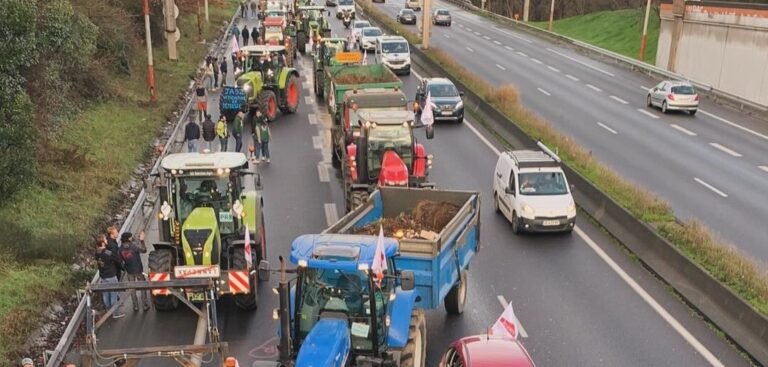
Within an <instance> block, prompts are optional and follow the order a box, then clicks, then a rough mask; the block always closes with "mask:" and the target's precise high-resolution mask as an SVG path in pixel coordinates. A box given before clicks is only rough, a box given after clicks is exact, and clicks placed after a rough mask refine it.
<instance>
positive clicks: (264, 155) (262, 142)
mask: <svg viewBox="0 0 768 367" xmlns="http://www.w3.org/2000/svg"><path fill="white" fill-rule="evenodd" d="M256 137H257V138H258V142H259V153H260V155H261V161H262V162H263V161H264V160H265V159H266V161H267V163H269V141H270V140H272V130H270V129H269V125H268V124H267V119H266V118H264V119H262V120H261V122H260V123H259V125H258V126H257V127H256ZM257 155H258V154H257Z"/></svg>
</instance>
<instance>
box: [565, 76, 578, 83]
mask: <svg viewBox="0 0 768 367" xmlns="http://www.w3.org/2000/svg"><path fill="white" fill-rule="evenodd" d="M565 77H566V78H568V79H570V80H573V81H574V82H578V81H579V78H577V77H575V76H573V75H571V74H565Z"/></svg>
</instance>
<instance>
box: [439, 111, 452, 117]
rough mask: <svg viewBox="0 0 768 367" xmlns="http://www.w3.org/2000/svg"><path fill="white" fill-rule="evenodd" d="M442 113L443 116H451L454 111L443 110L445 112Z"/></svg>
mask: <svg viewBox="0 0 768 367" xmlns="http://www.w3.org/2000/svg"><path fill="white" fill-rule="evenodd" d="M441 114H442V115H443V116H450V115H453V111H443V112H441Z"/></svg>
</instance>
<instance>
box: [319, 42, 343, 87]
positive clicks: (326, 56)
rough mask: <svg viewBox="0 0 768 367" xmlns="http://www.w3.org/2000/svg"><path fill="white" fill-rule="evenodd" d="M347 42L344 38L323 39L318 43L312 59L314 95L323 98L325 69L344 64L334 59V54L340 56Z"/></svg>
mask: <svg viewBox="0 0 768 367" xmlns="http://www.w3.org/2000/svg"><path fill="white" fill-rule="evenodd" d="M347 44H348V41H347V39H346V38H323V39H322V41H320V44H319V45H318V46H319V47H318V48H317V52H316V53H315V57H314V58H313V59H312V65H313V70H314V71H315V78H314V79H315V84H314V89H315V95H316V96H318V97H321V98H322V97H323V94H324V86H325V81H324V78H325V67H326V66H333V65H341V64H343V63H344V62H342V61H340V60H338V59H337V58H336V54H342V53H344V52H345V50H346V49H347Z"/></svg>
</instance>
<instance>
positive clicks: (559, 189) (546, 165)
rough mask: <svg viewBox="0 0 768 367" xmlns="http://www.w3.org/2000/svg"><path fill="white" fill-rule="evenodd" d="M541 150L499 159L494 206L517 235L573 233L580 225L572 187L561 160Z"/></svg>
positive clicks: (502, 155)
mask: <svg viewBox="0 0 768 367" xmlns="http://www.w3.org/2000/svg"><path fill="white" fill-rule="evenodd" d="M539 148H541V149H542V150H541V151H533V150H513V151H506V152H504V153H503V154H501V155H500V156H499V160H498V161H497V162H496V170H495V172H494V175H493V201H494V207H495V208H496V211H497V212H500V213H501V214H503V215H504V216H505V217H506V218H507V219H508V220H509V221H510V222H511V223H512V232H514V233H521V232H568V233H570V232H571V231H572V230H573V227H574V226H575V225H576V203H575V202H574V200H573V196H572V195H571V189H572V188H571V187H570V186H569V185H568V180H566V178H565V173H563V170H562V169H561V167H560V158H559V157H558V156H557V155H556V154H555V153H553V152H552V151H551V150H549V149H548V148H547V147H546V146H544V145H543V144H541V143H539Z"/></svg>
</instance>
